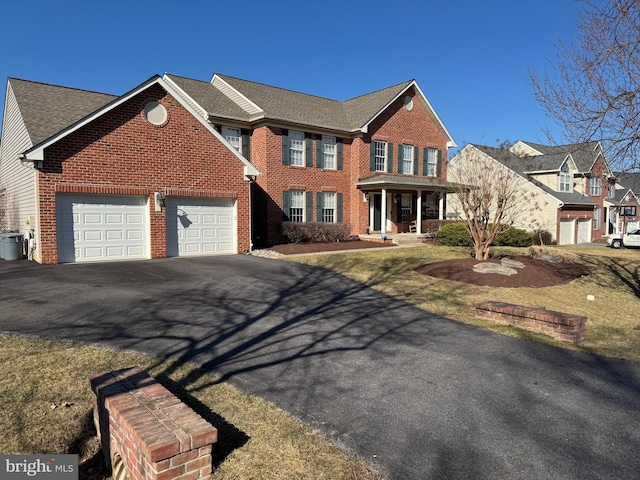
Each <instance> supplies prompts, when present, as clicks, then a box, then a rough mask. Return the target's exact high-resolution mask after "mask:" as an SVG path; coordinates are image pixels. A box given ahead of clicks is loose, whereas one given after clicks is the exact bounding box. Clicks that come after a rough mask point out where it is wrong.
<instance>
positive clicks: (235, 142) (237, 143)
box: [221, 126, 242, 151]
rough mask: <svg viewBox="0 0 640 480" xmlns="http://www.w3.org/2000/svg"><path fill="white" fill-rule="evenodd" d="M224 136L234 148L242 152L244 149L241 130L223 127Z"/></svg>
mask: <svg viewBox="0 0 640 480" xmlns="http://www.w3.org/2000/svg"><path fill="white" fill-rule="evenodd" d="M221 133H222V136H223V137H224V139H225V140H226V141H227V142H229V143H230V144H231V145H232V146H233V148H235V149H236V150H238V151H240V149H241V148H242V133H241V132H240V129H239V128H230V127H224V126H223V127H222V132H221Z"/></svg>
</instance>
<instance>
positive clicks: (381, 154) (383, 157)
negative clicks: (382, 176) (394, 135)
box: [373, 140, 387, 172]
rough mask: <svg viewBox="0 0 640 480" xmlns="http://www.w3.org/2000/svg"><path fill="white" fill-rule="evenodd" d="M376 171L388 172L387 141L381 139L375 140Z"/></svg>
mask: <svg viewBox="0 0 640 480" xmlns="http://www.w3.org/2000/svg"><path fill="white" fill-rule="evenodd" d="M374 149H375V157H374V164H373V166H374V171H376V172H386V171H387V142H381V141H380V140H374Z"/></svg>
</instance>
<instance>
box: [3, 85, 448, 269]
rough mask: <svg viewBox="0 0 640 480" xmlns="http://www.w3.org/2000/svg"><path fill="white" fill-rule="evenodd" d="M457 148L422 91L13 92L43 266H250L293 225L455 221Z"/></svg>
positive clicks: (16, 166)
mask: <svg viewBox="0 0 640 480" xmlns="http://www.w3.org/2000/svg"><path fill="white" fill-rule="evenodd" d="M454 145H455V143H454V142H453V139H452V137H451V136H450V135H449V133H448V131H447V130H446V128H445V127H444V125H443V123H442V122H441V121H440V119H439V117H438V116H437V115H436V113H435V111H434V110H433V108H432V107H431V105H430V104H429V102H428V101H427V99H426V97H425V96H424V94H423V93H422V92H421V90H420V88H419V87H418V85H417V83H416V82H415V81H413V80H411V81H408V82H404V83H402V84H398V85H395V86H392V87H388V88H386V89H383V90H379V91H376V92H372V93H368V94H366V95H363V96H360V97H356V98H354V99H351V100H347V101H344V102H340V101H336V100H330V99H325V98H320V97H315V96H312V95H307V94H304V93H299V92H293V91H289V90H284V89H280V88H276V87H271V86H267V85H262V84H258V83H254V82H250V81H246V80H241V79H237V78H233V77H228V76H221V75H218V74H216V75H214V76H213V78H212V80H211V81H210V82H203V81H199V80H193V79H188V78H184V77H178V76H174V75H164V77H159V76H154V77H152V78H151V79H149V80H148V81H146V82H144V83H142V84H141V85H139V86H137V87H136V88H134V89H133V90H131V91H130V92H127V93H125V94H124V95H121V96H113V95H106V94H102V93H96V92H88V91H84V90H77V89H72V88H67V87H60V86H54V85H48V84H42V83H37V82H30V81H25V80H18V79H9V80H8V82H7V93H6V99H5V113H4V118H3V127H2V143H1V144H0V187H2V188H4V189H5V192H6V195H5V196H6V199H7V213H8V216H7V221H8V224H7V226H8V228H9V229H10V230H12V231H19V232H21V233H24V234H25V236H26V237H28V238H29V249H28V250H29V253H30V257H31V258H33V259H34V260H36V261H39V262H42V263H63V262H76V261H100V260H122V259H140V258H160V257H167V256H182V255H203V254H225V253H239V252H242V251H249V250H251V248H253V246H254V245H269V244H275V243H280V242H282V241H284V238H283V237H282V234H281V233H280V227H281V224H282V222H283V221H304V222H308V221H320V222H343V223H347V224H349V225H350V229H351V233H352V234H353V235H357V234H363V233H366V232H369V233H372V232H380V233H382V232H388V233H396V232H403V231H407V230H408V226H409V224H410V222H411V221H413V220H417V219H418V218H422V219H426V218H443V216H444V211H445V204H444V201H445V195H446V193H447V192H450V191H451V188H450V185H449V184H448V183H447V182H446V180H445V179H446V164H447V148H448V147H450V146H454ZM420 229H421V222H417V230H418V232H419V231H420Z"/></svg>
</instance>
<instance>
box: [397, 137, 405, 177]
mask: <svg viewBox="0 0 640 480" xmlns="http://www.w3.org/2000/svg"><path fill="white" fill-rule="evenodd" d="M403 161H404V145H403V144H400V145H398V173H402V162H403Z"/></svg>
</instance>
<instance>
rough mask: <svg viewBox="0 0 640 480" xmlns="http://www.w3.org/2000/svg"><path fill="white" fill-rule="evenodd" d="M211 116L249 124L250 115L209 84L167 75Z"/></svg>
mask: <svg viewBox="0 0 640 480" xmlns="http://www.w3.org/2000/svg"><path fill="white" fill-rule="evenodd" d="M166 76H167V77H168V78H169V79H171V80H172V81H173V82H175V83H176V85H178V86H179V87H180V88H181V89H182V90H184V92H185V93H186V94H187V95H189V96H190V97H191V98H193V99H194V100H195V101H196V102H197V103H198V104H199V105H200V106H201V107H202V108H204V109H205V110H206V111H207V113H208V114H209V115H214V116H221V117H225V118H230V119H235V120H241V121H245V122H248V121H249V120H251V117H250V115H249V114H248V113H247V112H245V111H244V110H243V109H242V108H240V107H239V106H238V105H237V104H236V103H235V102H233V101H232V100H231V99H229V98H228V97H227V96H226V95H225V94H223V93H222V92H221V91H220V90H218V89H217V88H215V87H214V86H213V85H211V83H209V82H203V81H202V80H194V79H192V78H186V77H180V76H178V75H170V74H166Z"/></svg>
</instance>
